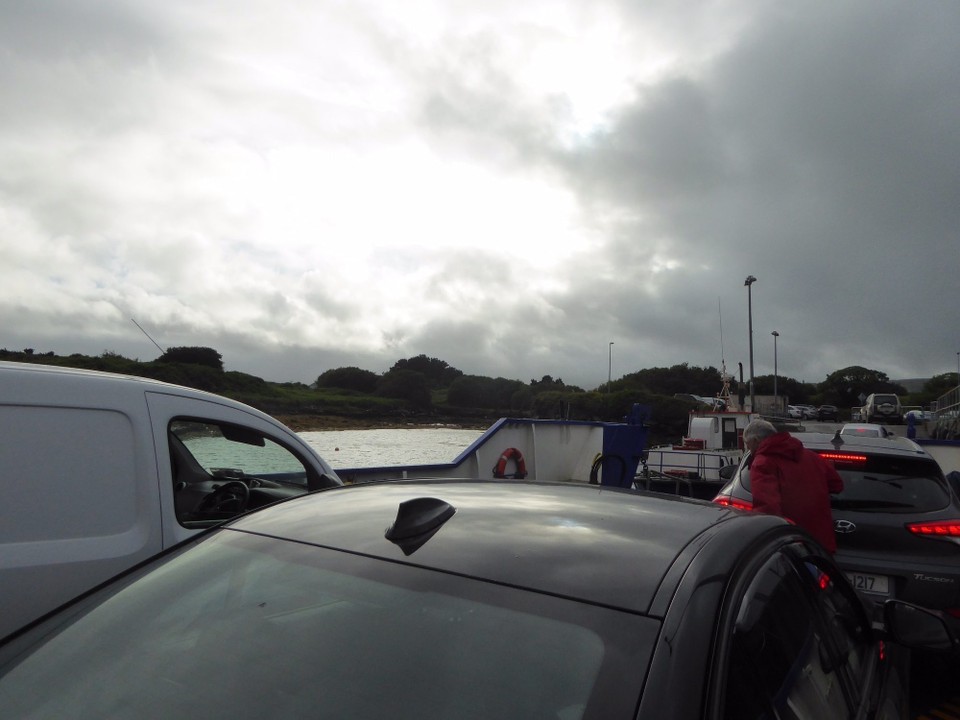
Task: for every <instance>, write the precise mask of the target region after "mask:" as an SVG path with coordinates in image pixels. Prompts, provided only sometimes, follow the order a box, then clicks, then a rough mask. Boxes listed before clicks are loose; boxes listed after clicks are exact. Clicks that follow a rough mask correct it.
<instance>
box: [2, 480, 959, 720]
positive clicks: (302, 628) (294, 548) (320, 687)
mask: <svg viewBox="0 0 960 720" xmlns="http://www.w3.org/2000/svg"><path fill="white" fill-rule="evenodd" d="M638 519H642V521H639V522H638ZM384 528H386V531H385V530H384ZM518 548H519V551H518ZM884 614H885V619H886V622H887V625H886V631H885V632H884V631H882V630H878V629H877V628H875V627H874V626H873V625H872V623H871V619H870V617H869V614H868V612H867V609H866V608H865V606H864V605H863V603H862V601H861V599H860V597H859V596H858V595H857V593H856V592H855V591H854V589H853V588H852V586H851V585H850V583H849V582H848V580H847V579H846V577H845V576H844V574H843V572H842V571H841V570H840V569H839V568H838V567H837V566H836V564H835V563H834V562H833V560H832V559H831V557H830V556H829V554H828V553H827V552H826V551H825V550H823V549H822V548H821V547H820V546H819V545H818V544H817V543H816V542H814V541H813V540H812V538H810V536H809V535H807V534H806V533H805V532H804V531H802V530H800V529H798V528H797V527H796V526H794V525H792V524H790V523H788V522H786V521H785V520H783V519H782V518H777V517H773V516H768V515H755V514H748V513H739V512H735V511H731V510H730V509H728V508H723V507H720V506H718V505H714V504H711V503H706V502H696V501H685V500H681V499H678V498H671V497H664V496H657V495H652V494H646V493H638V492H634V491H629V490H615V489H603V488H596V487H591V486H589V485H585V484H584V485H577V484H571V483H560V484H546V483H539V484H538V483H526V482H512V481H511V482H477V481H472V482H459V481H457V482H444V481H437V482H393V483H371V484H366V485H356V486H347V487H342V488H334V489H332V490H327V491H323V492H319V493H314V494H312V495H309V496H306V497H301V498H294V499H292V500H289V501H286V502H283V503H279V504H277V505H275V506H273V507H270V508H264V509H262V510H259V511H256V512H253V513H251V514H249V515H246V516H244V517H242V518H240V519H237V520H235V521H232V522H231V523H229V524H227V525H225V526H222V527H220V528H217V529H214V530H212V531H210V532H209V533H208V534H206V535H205V536H203V537H202V538H200V539H198V540H195V541H192V542H189V543H187V544H185V545H183V546H181V547H179V548H177V549H176V550H174V551H172V552H168V553H166V554H165V555H164V556H163V557H161V558H159V559H157V560H155V561H153V562H151V563H149V564H147V565H145V566H143V567H141V568H138V569H136V570H133V571H130V572H128V573H126V574H125V575H123V576H122V577H120V578H118V579H117V580H116V581H114V582H113V583H111V584H109V585H107V586H105V587H104V588H102V589H100V590H98V591H97V592H94V593H91V594H89V595H88V596H86V597H84V598H81V599H79V600H78V601H76V602H74V603H72V604H71V605H69V606H67V607H65V608H63V609H62V610H61V611H60V612H58V613H55V614H53V615H51V616H50V617H48V618H47V619H46V620H45V621H43V622H40V623H38V624H36V625H35V626H33V627H31V628H29V629H27V630H25V631H23V632H21V633H19V634H18V635H15V636H13V637H11V638H8V639H7V640H6V642H4V643H3V644H0V717H4V718H19V717H31V718H38V717H47V718H60V717H70V718H72V719H73V720H100V719H101V718H106V717H123V718H154V717H171V718H172V717H229V718H236V719H238V720H243V719H245V718H256V719H257V720H259V719H260V718H265V717H282V718H316V717H330V718H387V717H389V718H393V717H400V718H416V719H417V720H434V719H438V720H439V719H441V718H442V719H446V718H464V719H466V720H471V719H476V720H480V719H481V718H518V719H521V718H522V719H523V720H527V719H528V718H549V719H552V720H557V719H559V720H574V719H575V718H604V719H610V720H617V719H620V718H622V719H623V720H628V719H630V720H654V719H655V720H689V719H690V718H717V717H727V718H759V717H803V718H817V719H818V720H819V719H821V718H834V717H855V716H856V717H875V718H884V719H887V718H900V717H906V712H907V698H906V695H905V692H906V687H907V675H906V672H907V667H906V664H907V661H908V658H907V655H906V653H905V652H903V649H902V648H901V647H899V646H897V645H896V644H894V643H891V642H890V641H891V640H893V641H897V642H901V643H904V644H922V645H923V646H925V647H936V648H941V649H944V650H947V649H951V648H953V646H954V645H955V640H954V639H953V637H952V636H951V634H950V633H949V631H948V629H947V627H946V626H945V624H944V622H943V620H942V618H940V617H939V616H938V615H937V614H935V613H930V612H927V611H924V610H922V609H919V608H916V607H914V606H911V605H908V604H905V603H901V602H899V601H891V602H890V603H888V604H887V605H886V606H885V608H884Z"/></svg>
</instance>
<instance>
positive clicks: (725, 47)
mask: <svg viewBox="0 0 960 720" xmlns="http://www.w3.org/2000/svg"><path fill="white" fill-rule="evenodd" d="M958 33H960V2H957V0H923V1H922V2H906V1H900V2H890V1H886V0H851V1H848V2H844V3H835V2H826V1H823V2H820V1H818V0H813V1H811V2H802V3H800V2H771V1H770V0H766V1H759V0H758V1H755V2H754V1H750V0H703V1H699V2H696V1H688V2H683V3H677V2H673V1H672V0H650V1H645V2H642V3H641V2H637V1H634V2H626V1H623V2H617V1H616V0H549V2H541V1H540V0H526V1H524V2H517V1H516V0H404V1H403V2H392V1H387V0H349V2H341V1H338V0H318V1H310V0H295V1H292V0H291V1H287V0H262V1H252V0H251V1H244V0H238V1H230V2H227V1H226V0H224V1H222V2H211V1H204V0H185V1H182V2H181V1H179V0H164V1H163V2H157V0H142V1H140V0H128V1H125V2H119V1H117V2H111V1H110V0H97V1H93V0H5V1H4V2H2V3H0V250H2V266H0V267H2V276H0V280H2V281H0V347H5V348H7V349H9V350H21V349H24V348H27V347H30V348H34V349H35V350H36V351H38V352H46V351H49V350H52V351H54V352H55V353H57V354H59V355H68V354H70V353H74V352H79V353H84V354H93V355H98V354H100V353H102V352H104V351H111V352H117V353H120V354H121V355H124V356H127V357H131V358H137V359H140V360H143V361H147V360H153V359H155V358H156V357H158V356H159V354H160V352H159V350H158V349H157V347H155V346H154V344H153V343H152V342H151V341H150V340H149V339H148V338H147V337H146V336H145V335H144V334H143V333H142V332H141V331H140V330H139V329H138V328H137V326H136V325H135V324H134V322H133V320H134V319H135V320H136V322H137V323H139V324H140V325H141V326H142V327H143V328H144V329H145V330H146V331H147V333H149V335H150V337H152V338H153V339H154V340H155V341H156V342H157V343H158V344H159V345H161V346H162V347H164V348H167V347H174V346H183V345H201V346H207V347H212V348H215V349H216V350H217V351H218V352H220V353H221V354H222V355H223V360H224V365H225V366H226V368H227V369H228V370H238V371H242V372H247V373H252V374H254V375H258V376H260V377H262V378H264V379H266V380H271V381H303V382H312V381H313V380H315V379H316V378H317V376H318V375H319V374H320V373H322V372H323V371H325V370H327V369H329V368H332V367H341V366H348V365H355V366H358V367H361V368H365V369H368V370H372V371H375V372H383V371H385V370H387V369H388V368H389V367H390V366H391V365H392V364H393V363H394V362H395V361H396V360H399V359H401V358H406V357H412V356H414V355H419V354H421V353H423V354H426V355H428V356H430V357H436V358H440V359H442V360H445V361H446V362H448V363H449V364H450V365H453V366H454V367H456V368H458V369H460V370H462V371H463V372H465V373H468V374H477V375H488V376H492V377H497V376H503V377H507V378H512V379H519V380H523V381H528V380H530V379H532V378H536V379H539V378H540V377H542V376H543V375H552V376H553V377H554V378H557V377H559V378H562V379H563V380H564V381H565V382H567V383H568V384H577V385H580V386H582V387H584V388H587V389H592V388H595V387H596V386H597V385H599V384H601V383H604V382H606V380H607V374H608V372H609V371H612V375H613V378H617V377H620V376H622V375H624V374H626V373H630V372H635V371H637V370H640V369H643V368H649V367H662V366H670V365H674V364H677V363H684V362H686V363H689V364H691V365H698V366H709V365H713V366H715V367H718V368H719V367H720V366H721V363H722V362H724V361H725V362H726V365H727V368H728V369H729V370H730V371H731V372H734V373H736V372H737V364H738V363H743V367H744V373H745V375H748V374H749V333H748V292H747V288H746V287H744V280H745V278H746V277H747V275H754V276H756V278H757V281H756V283H755V284H754V285H753V286H752V291H751V293H752V318H753V347H754V368H755V370H754V371H755V374H756V375H764V374H770V373H773V371H774V339H773V336H772V335H771V332H772V331H774V330H776V331H778V332H779V333H780V335H779V339H778V341H777V362H778V372H779V374H780V375H781V376H789V377H793V378H796V379H798V380H803V381H807V382H820V381H822V380H823V379H824V378H825V377H826V376H827V375H828V374H829V373H830V372H833V371H834V370H837V369H840V368H844V367H847V366H850V365H863V366H865V367H867V368H870V369H875V370H879V371H881V372H885V373H887V374H888V375H889V376H890V377H891V378H914V377H929V376H931V375H934V374H939V373H944V372H954V371H956V370H957V363H958V357H960V356H958V355H957V352H958V351H960V318H958V315H960V311H958V308H960V278H958V276H960V43H958V42H957V37H958ZM611 342H613V343H614V345H613V346H612V348H611V346H610V343H611ZM608 363H609V365H608ZM718 383H719V381H718ZM717 389H718V390H719V384H718V388H717Z"/></svg>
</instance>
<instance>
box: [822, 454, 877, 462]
mask: <svg viewBox="0 0 960 720" xmlns="http://www.w3.org/2000/svg"><path fill="white" fill-rule="evenodd" d="M819 455H820V457H822V458H824V459H826V460H833V461H834V462H842V463H865V462H866V461H867V456H866V455H858V454H857V453H842V452H822V453H819Z"/></svg>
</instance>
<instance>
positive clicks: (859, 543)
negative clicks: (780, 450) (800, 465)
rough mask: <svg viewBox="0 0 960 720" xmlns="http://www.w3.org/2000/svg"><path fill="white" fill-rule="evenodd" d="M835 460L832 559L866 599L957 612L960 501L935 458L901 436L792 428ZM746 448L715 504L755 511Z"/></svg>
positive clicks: (811, 446) (959, 612)
mask: <svg viewBox="0 0 960 720" xmlns="http://www.w3.org/2000/svg"><path fill="white" fill-rule="evenodd" d="M793 435H794V436H795V437H796V438H797V439H798V440H800V441H801V442H802V443H803V444H804V447H806V448H808V449H809V450H813V451H814V452H816V453H819V454H820V455H822V456H823V457H825V458H827V459H828V460H830V461H832V462H833V464H834V467H835V468H836V469H837V472H839V473H840V476H841V477H842V478H843V483H844V489H843V492H841V493H838V494H837V495H834V496H832V497H831V503H830V504H831V507H832V509H833V521H834V531H835V532H836V538H837V554H836V559H837V562H838V564H839V565H840V567H841V568H843V570H844V571H845V572H846V573H847V574H848V576H849V577H850V579H851V581H852V582H853V583H854V585H855V586H856V587H857V589H859V590H861V591H862V592H863V593H864V595H865V597H867V598H868V599H871V600H874V601H876V602H882V601H883V600H886V599H887V598H893V597H895V598H900V599H902V600H908V601H911V602H915V603H917V604H918V605H923V606H925V607H929V608H933V609H937V610H945V611H947V612H949V613H950V614H952V615H954V616H955V617H960V499H958V498H957V496H956V495H955V494H954V493H953V492H951V489H950V486H949V484H948V483H947V480H946V479H945V478H944V475H943V471H942V470H941V469H940V466H939V465H938V464H937V463H936V461H935V460H934V459H933V458H932V457H931V456H930V455H929V454H928V453H927V452H925V451H924V450H923V448H921V447H920V446H919V445H917V444H916V443H914V442H913V441H911V440H908V439H907V438H903V437H896V436H888V437H859V436H853V437H851V436H846V435H845V436H843V437H840V434H839V433H837V434H836V435H830V434H828V433H793ZM751 460H752V457H751V455H750V453H747V454H746V455H744V457H743V460H742V461H741V462H740V466H739V467H738V468H737V471H736V473H735V474H734V476H733V479H732V480H730V481H729V482H728V483H727V484H726V485H725V486H724V487H723V489H722V490H721V491H720V493H719V494H718V495H717V497H716V498H715V499H714V502H717V503H720V504H722V505H730V506H733V507H738V508H741V509H752V502H753V498H752V495H751V493H750V469H749V468H750V463H751Z"/></svg>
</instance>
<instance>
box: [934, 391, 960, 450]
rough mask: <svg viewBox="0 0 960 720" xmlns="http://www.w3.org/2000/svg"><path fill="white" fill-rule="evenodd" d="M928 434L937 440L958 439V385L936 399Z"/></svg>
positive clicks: (959, 397)
mask: <svg viewBox="0 0 960 720" xmlns="http://www.w3.org/2000/svg"><path fill="white" fill-rule="evenodd" d="M929 432H930V437H931V438H934V439H937V440H958V439H960V385H958V386H957V387H955V388H954V389H953V390H949V391H948V392H945V393H944V394H943V395H941V396H940V397H939V398H937V401H936V403H935V404H934V419H933V429H932V430H930V431H929Z"/></svg>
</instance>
